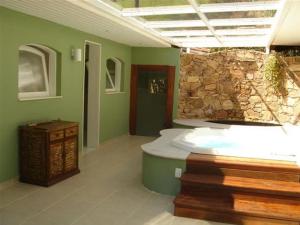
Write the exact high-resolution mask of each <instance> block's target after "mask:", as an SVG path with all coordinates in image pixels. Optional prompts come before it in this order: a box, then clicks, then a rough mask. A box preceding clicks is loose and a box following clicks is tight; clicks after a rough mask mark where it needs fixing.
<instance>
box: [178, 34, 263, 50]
mask: <svg viewBox="0 0 300 225" xmlns="http://www.w3.org/2000/svg"><path fill="white" fill-rule="evenodd" d="M222 41H223V44H224V46H225V47H265V46H266V43H267V38H266V37H243V36H242V37H227V38H223V37H222ZM177 43H178V45H179V46H180V47H184V48H196V47H207V48H220V47H223V46H222V45H221V44H220V43H219V42H218V41H217V40H216V39H215V38H212V37H206V38H201V39H200V38H199V39H198V40H191V39H189V38H186V39H182V40H181V42H177Z"/></svg>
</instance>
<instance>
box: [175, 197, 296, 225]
mask: <svg viewBox="0 0 300 225" xmlns="http://www.w3.org/2000/svg"><path fill="white" fill-rule="evenodd" d="M174 204H175V215H176V216H184V217H193V218H200V219H209V218H207V217H204V216H203V215H202V214H203V211H205V212H213V213H221V214H227V215H228V216H229V215H231V217H232V218H234V217H236V216H239V217H241V216H249V217H254V218H262V219H274V220H280V221H285V222H287V223H282V224H289V223H290V222H291V224H297V223H300V202H299V201H295V200H288V199H280V200H278V199H273V198H266V197H255V198H253V197H252V196H251V197H250V196H247V195H243V194H233V195H231V196H225V197H223V198H220V196H218V197H208V196H197V197H193V196H186V195H182V194H180V195H179V196H177V197H176V198H175V200H174ZM186 210H187V211H189V210H192V211H193V213H192V214H189V213H187V212H185V211H186ZM197 210H199V215H197ZM219 219H220V220H218V221H223V222H225V221H226V220H224V218H219ZM294 222H296V223H294ZM241 224H243V223H241ZM261 224H264V223H261Z"/></svg>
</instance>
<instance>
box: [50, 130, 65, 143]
mask: <svg viewBox="0 0 300 225" xmlns="http://www.w3.org/2000/svg"><path fill="white" fill-rule="evenodd" d="M63 138H64V131H63V130H59V131H53V132H51V133H50V141H55V140H59V139H63Z"/></svg>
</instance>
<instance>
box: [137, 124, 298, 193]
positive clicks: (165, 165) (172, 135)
mask: <svg viewBox="0 0 300 225" xmlns="http://www.w3.org/2000/svg"><path fill="white" fill-rule="evenodd" d="M225 126H226V127H225V128H224V127H222V129H220V127H218V128H211V127H202V128H195V129H178V128H177V129H167V130H162V131H161V132H160V134H161V136H160V137H159V138H157V139H156V140H154V141H152V142H150V143H147V144H144V145H142V146H141V147H142V150H143V183H144V185H145V187H147V188H148V189H150V190H152V191H155V192H158V193H162V194H169V195H176V194H178V192H179V191H180V181H179V180H178V179H177V178H175V176H174V174H175V170H176V169H178V168H180V169H182V172H184V171H185V168H186V159H187V157H188V156H189V155H190V153H200V154H209V155H216V156H231V157H237V160H238V159H239V158H256V159H267V160H273V161H272V163H274V160H278V161H279V163H280V161H282V162H283V161H288V162H292V164H298V165H299V166H300V159H299V155H300V147H299V144H298V143H297V142H298V141H297V140H298V138H299V134H300V128H299V127H297V126H289V125H285V126H272V127H269V126H268V127H264V126H239V125H225Z"/></svg>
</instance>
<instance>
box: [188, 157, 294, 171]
mask: <svg viewBox="0 0 300 225" xmlns="http://www.w3.org/2000/svg"><path fill="white" fill-rule="evenodd" d="M197 166H208V167H212V166H213V167H216V168H227V169H238V170H247V171H261V172H272V173H277V172H279V173H288V174H295V175H298V176H299V175H300V167H299V166H298V165H297V164H296V163H293V162H288V161H278V160H264V159H250V158H238V157H228V156H214V155H205V154H196V153H191V154H190V155H189V156H188V158H187V172H189V171H190V170H191V169H193V168H197Z"/></svg>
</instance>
